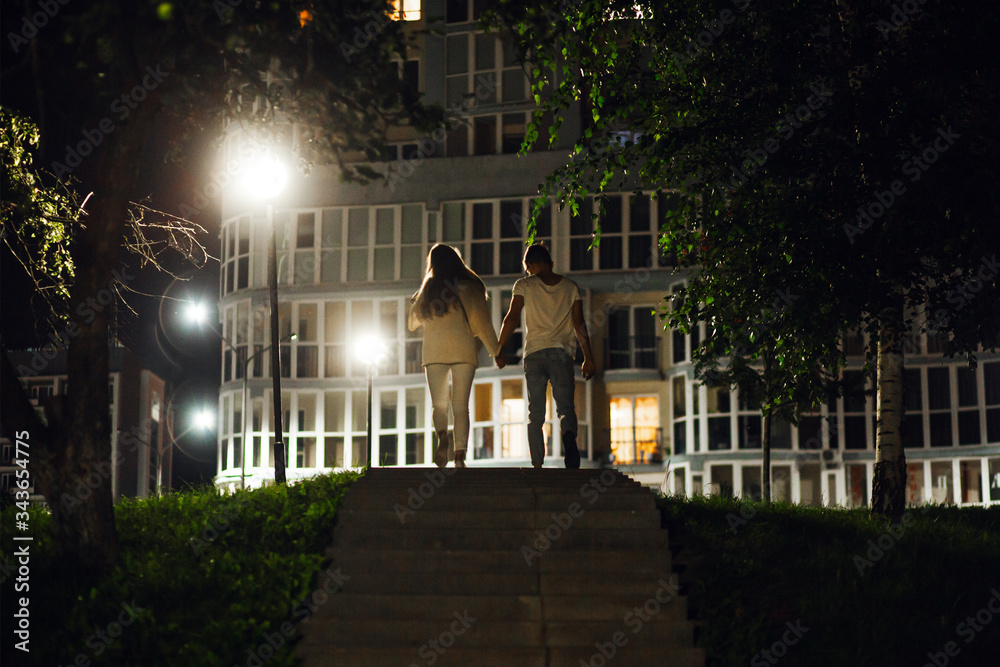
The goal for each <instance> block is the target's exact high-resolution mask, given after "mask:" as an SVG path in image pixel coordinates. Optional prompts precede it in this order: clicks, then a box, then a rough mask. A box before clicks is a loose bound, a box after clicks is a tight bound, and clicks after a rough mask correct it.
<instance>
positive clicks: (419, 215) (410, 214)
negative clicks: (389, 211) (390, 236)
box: [399, 204, 425, 281]
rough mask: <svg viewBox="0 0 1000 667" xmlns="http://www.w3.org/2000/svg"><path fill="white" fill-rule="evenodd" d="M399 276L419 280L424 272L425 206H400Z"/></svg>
mask: <svg viewBox="0 0 1000 667" xmlns="http://www.w3.org/2000/svg"><path fill="white" fill-rule="evenodd" d="M400 217H401V220H400V232H401V233H400V246H399V256H400V262H399V278H400V279H401V280H412V281H419V280H420V278H421V277H422V276H423V273H424V252H425V251H424V207H423V206H422V205H420V204H404V205H403V206H402V207H400Z"/></svg>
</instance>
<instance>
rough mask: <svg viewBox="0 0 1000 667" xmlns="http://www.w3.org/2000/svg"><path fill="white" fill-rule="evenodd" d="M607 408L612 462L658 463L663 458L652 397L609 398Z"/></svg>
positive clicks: (657, 409) (658, 416)
mask: <svg viewBox="0 0 1000 667" xmlns="http://www.w3.org/2000/svg"><path fill="white" fill-rule="evenodd" d="M609 409H610V415H611V428H610V433H609V441H610V443H611V461H612V463H619V464H620V463H658V462H660V461H662V460H663V454H662V451H661V443H660V440H661V437H660V409H659V400H658V399H657V397H656V396H623V397H617V398H612V399H610V401H609Z"/></svg>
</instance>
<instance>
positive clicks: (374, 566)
mask: <svg viewBox="0 0 1000 667" xmlns="http://www.w3.org/2000/svg"><path fill="white" fill-rule="evenodd" d="M327 555H328V556H330V557H331V558H332V559H333V561H334V564H335V566H340V567H342V568H343V569H344V572H356V573H361V572H388V571H398V572H441V573H449V572H452V573H467V572H486V571H492V572H508V571H515V572H516V571H522V570H527V569H530V570H534V571H537V572H566V573H576V574H578V575H580V576H591V575H594V574H602V575H607V574H609V573H616V576H617V573H624V572H630V573H635V574H641V575H650V574H657V573H660V572H669V571H671V570H672V567H671V555H670V552H669V551H646V550H630V551H559V552H556V551H544V552H542V553H540V554H539V555H537V556H536V555H535V553H534V552H528V553H527V554H526V553H525V552H523V551H521V550H504V551H470V550H461V551H433V552H427V551H423V550H416V549H410V550H384V551H382V550H380V551H370V550H367V549H330V550H328V551H327ZM529 561H530V562H529Z"/></svg>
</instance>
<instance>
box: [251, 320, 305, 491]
mask: <svg viewBox="0 0 1000 667" xmlns="http://www.w3.org/2000/svg"><path fill="white" fill-rule="evenodd" d="M296 338H298V334H295V333H290V334H288V335H287V336H285V337H284V338H282V339H281V340H280V341H278V343H279V349H280V343H284V342H285V341H289V340H295V339H296ZM272 347H274V343H271V344H270V345H268V346H267V347H264V348H261V349H260V350H257V351H256V352H254V353H253V354H252V355H250V356H249V357H247V359H246V361H244V362H243V434H242V439H241V442H242V443H243V456H241V457H240V488H241V489H245V488H247V419H248V418H249V416H250V403H249V398H250V397H249V396H248V395H247V378H249V377H250V362H251V361H253V360H254V359H256V358H257V357H259V356H260V355H262V354H264V353H265V352H267V351H268V350H270V349H271V348H272ZM251 451H253V450H252V449H251Z"/></svg>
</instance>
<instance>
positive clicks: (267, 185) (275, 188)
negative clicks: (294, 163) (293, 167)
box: [243, 153, 288, 199]
mask: <svg viewBox="0 0 1000 667" xmlns="http://www.w3.org/2000/svg"><path fill="white" fill-rule="evenodd" d="M287 184H288V169H286V168H285V165H284V164H283V163H282V162H281V160H279V159H278V158H277V157H276V156H274V155H272V154H270V153H262V154H260V155H257V156H255V157H253V158H251V159H250V161H249V162H247V164H246V167H245V174H244V178H243V185H244V187H245V188H246V190H247V192H248V193H249V194H251V195H253V196H254V197H258V198H260V199H273V198H274V197H276V196H278V195H279V194H280V193H281V191H282V190H284V189H285V186H286V185H287Z"/></svg>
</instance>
